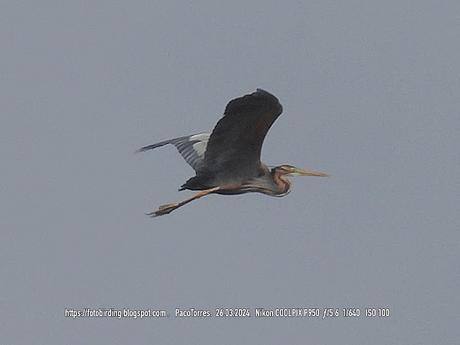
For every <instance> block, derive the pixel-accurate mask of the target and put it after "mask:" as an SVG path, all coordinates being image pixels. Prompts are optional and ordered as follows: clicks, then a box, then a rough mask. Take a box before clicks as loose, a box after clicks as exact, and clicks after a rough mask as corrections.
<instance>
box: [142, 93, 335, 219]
mask: <svg viewBox="0 0 460 345" xmlns="http://www.w3.org/2000/svg"><path fill="white" fill-rule="evenodd" d="M282 111H283V108H282V106H281V104H280V103H279V101H278V99H277V98H276V97H275V96H273V95H272V94H270V93H269V92H267V91H264V90H262V89H257V90H256V91H255V92H253V93H251V94H249V95H245V96H243V97H239V98H236V99H234V100H232V101H230V102H229V103H228V104H227V107H226V108H225V112H224V116H223V117H222V118H221V119H220V120H219V121H218V122H217V125H216V126H215V127H214V130H213V131H212V133H200V134H194V135H189V136H184V137H179V138H175V139H170V140H165V141H162V142H159V143H156V144H152V145H148V146H144V147H142V148H140V149H139V150H138V152H143V151H147V150H151V149H155V148H157V147H160V146H164V145H167V144H172V145H174V146H175V147H176V148H177V150H178V151H179V153H180V154H181V155H182V157H183V158H184V159H185V161H186V162H187V163H188V164H190V166H191V167H192V168H193V169H194V170H195V172H196V175H195V176H194V177H192V178H190V179H189V180H188V181H187V182H185V183H184V184H183V185H182V186H181V188H180V189H179V191H182V190H185V189H188V190H193V191H199V192H197V193H196V194H194V195H193V196H192V197H190V198H188V199H185V200H183V201H180V202H176V203H171V204H165V205H162V206H160V207H159V208H158V209H157V210H154V211H152V212H150V213H147V215H149V216H152V217H157V216H161V215H165V214H168V213H170V212H172V211H174V210H175V209H177V208H179V207H181V206H184V205H185V204H188V203H189V202H191V201H193V200H196V199H199V198H202V197H204V196H206V195H208V194H243V193H250V192H259V193H263V194H267V195H271V196H278V197H280V196H284V195H286V194H288V193H289V191H290V188H291V183H290V182H289V180H288V179H287V177H288V176H327V174H325V173H322V172H316V171H309V170H304V169H300V168H296V167H294V166H292V165H288V164H283V165H280V166H276V167H274V168H271V169H270V168H269V167H268V166H267V165H265V164H264V163H262V162H261V161H260V153H261V149H262V143H263V141H264V138H265V136H266V134H267V132H268V130H269V129H270V127H271V125H272V124H273V122H275V120H276V119H277V118H278V116H280V115H281V112H282Z"/></svg>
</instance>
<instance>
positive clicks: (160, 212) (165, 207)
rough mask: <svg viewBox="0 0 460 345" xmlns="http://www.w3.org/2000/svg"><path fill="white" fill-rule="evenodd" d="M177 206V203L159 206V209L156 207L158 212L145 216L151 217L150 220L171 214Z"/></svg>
mask: <svg viewBox="0 0 460 345" xmlns="http://www.w3.org/2000/svg"><path fill="white" fill-rule="evenodd" d="M178 206H179V205H178V204H177V203H172V204H166V205H161V206H160V207H158V210H156V211H152V212H149V213H146V215H147V216H150V217H152V218H153V217H158V216H162V215H165V214H168V213H171V212H172V211H174V210H175V209H176V208H177V207H178Z"/></svg>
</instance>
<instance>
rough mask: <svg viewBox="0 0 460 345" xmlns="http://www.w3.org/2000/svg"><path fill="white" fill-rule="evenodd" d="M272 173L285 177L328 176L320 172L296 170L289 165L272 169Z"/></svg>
mask: <svg viewBox="0 0 460 345" xmlns="http://www.w3.org/2000/svg"><path fill="white" fill-rule="evenodd" d="M272 171H276V172H278V173H280V174H282V175H287V176H321V177H327V176H329V175H328V174H325V173H322V172H317V171H311V170H304V169H301V168H297V167H295V166H292V165H289V164H283V165H279V166H277V167H274V168H273V170H272Z"/></svg>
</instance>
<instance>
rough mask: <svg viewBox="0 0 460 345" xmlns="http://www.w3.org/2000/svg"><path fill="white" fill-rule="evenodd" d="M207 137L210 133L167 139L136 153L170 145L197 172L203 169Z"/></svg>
mask: <svg viewBox="0 0 460 345" xmlns="http://www.w3.org/2000/svg"><path fill="white" fill-rule="evenodd" d="M209 136H210V133H200V134H195V135H188V136H185V137H180V138H175V139H169V140H165V141H161V142H159V143H156V144H152V145H148V146H144V147H142V148H140V149H139V150H137V152H144V151H147V150H152V149H155V148H157V147H161V146H164V145H167V144H172V145H174V146H175V147H176V148H177V151H179V153H180V154H181V155H182V157H183V158H184V159H185V161H186V162H187V163H188V164H190V166H191V167H192V168H193V169H194V170H195V171H198V170H200V169H202V167H203V161H204V153H205V151H206V146H207V144H208V139H209Z"/></svg>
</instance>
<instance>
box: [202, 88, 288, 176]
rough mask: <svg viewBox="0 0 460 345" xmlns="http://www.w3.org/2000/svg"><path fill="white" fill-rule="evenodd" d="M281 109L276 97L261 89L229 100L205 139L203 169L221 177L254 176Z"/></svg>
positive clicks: (258, 169)
mask: <svg viewBox="0 0 460 345" xmlns="http://www.w3.org/2000/svg"><path fill="white" fill-rule="evenodd" d="M282 111H283V108H282V106H281V104H280V103H279V101H278V99H277V98H276V97H275V96H273V95H272V94H270V93H268V92H267V91H264V90H261V89H257V90H256V92H254V93H251V94H250V95H246V96H243V97H240V98H236V99H234V100H232V101H230V103H228V105H227V107H226V108H225V113H224V116H223V117H222V118H221V119H220V120H219V122H218V123H217V125H216V127H215V128H214V130H213V132H212V134H211V136H210V138H209V142H208V145H207V149H206V152H205V157H204V169H205V171H206V172H210V173H213V174H214V175H219V176H222V177H223V176H228V177H236V176H257V175H258V174H259V172H260V167H261V163H260V152H261V150H262V144H263V141H264V138H265V136H266V134H267V132H268V130H269V129H270V127H271V125H272V124H273V122H275V120H276V119H277V118H278V116H280V114H281V112H282Z"/></svg>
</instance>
